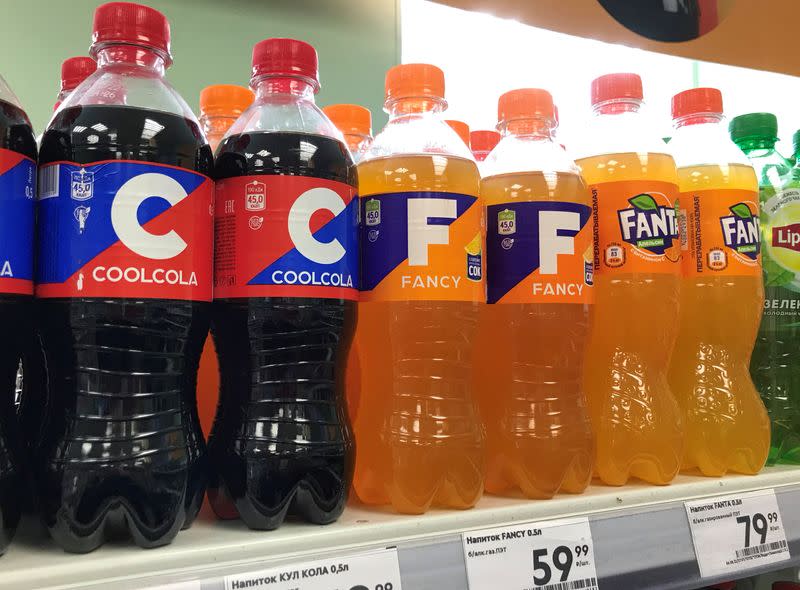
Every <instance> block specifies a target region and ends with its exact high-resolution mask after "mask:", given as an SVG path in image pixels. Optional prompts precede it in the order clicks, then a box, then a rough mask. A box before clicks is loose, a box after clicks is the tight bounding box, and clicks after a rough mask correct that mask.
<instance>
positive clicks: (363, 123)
mask: <svg viewBox="0 0 800 590" xmlns="http://www.w3.org/2000/svg"><path fill="white" fill-rule="evenodd" d="M322 112H323V113H325V114H326V115H327V116H328V119H330V120H331V123H333V124H334V125H336V128H337V129H338V130H339V131H341V132H342V135H344V140H345V143H346V144H347V147H348V148H349V149H350V154H351V155H352V156H353V161H354V162H355V163H356V164H357V163H358V162H360V161H361V159H362V158H363V157H364V154H365V153H366V151H367V150H368V149H369V146H370V145H372V113H370V112H369V109H368V108H366V107H362V106H361V105H357V104H331V105H328V106H326V107H324V108H323V109H322Z"/></svg>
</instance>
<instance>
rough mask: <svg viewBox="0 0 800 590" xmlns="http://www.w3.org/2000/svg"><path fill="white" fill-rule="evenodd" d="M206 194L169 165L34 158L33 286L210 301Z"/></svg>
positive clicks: (206, 182) (40, 293) (203, 185)
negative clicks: (41, 161)
mask: <svg viewBox="0 0 800 590" xmlns="http://www.w3.org/2000/svg"><path fill="white" fill-rule="evenodd" d="M212 198H213V183H212V181H211V179H210V178H208V177H206V176H203V175H202V174H199V173H197V172H194V171H192V170H186V169H184V168H178V167H175V166H167V165H163V164H154V163H149V162H138V161H124V160H115V161H105V162H96V163H93V164H87V165H82V164H76V163H72V162H59V163H53V164H46V165H44V166H42V167H41V168H40V169H39V196H38V202H37V218H38V234H39V236H38V239H39V253H38V263H37V269H36V276H37V285H36V296H37V297H43V298H48V297H132V298H144V299H180V300H189V301H211V285H212V271H213V266H212V261H211V257H212V255H213V242H212V239H213V225H212V223H213V217H212V213H213V210H212V205H213V203H212Z"/></svg>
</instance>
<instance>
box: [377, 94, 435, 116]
mask: <svg viewBox="0 0 800 590" xmlns="http://www.w3.org/2000/svg"><path fill="white" fill-rule="evenodd" d="M446 104H447V103H446V102H445V101H444V99H441V98H433V97H426V98H419V97H416V98H400V99H397V100H393V101H391V102H387V103H386V105H385V106H386V112H387V113H389V120H392V119H396V118H397V117H403V116H405V115H421V114H423V113H441V112H442V111H444V109H445V106H446Z"/></svg>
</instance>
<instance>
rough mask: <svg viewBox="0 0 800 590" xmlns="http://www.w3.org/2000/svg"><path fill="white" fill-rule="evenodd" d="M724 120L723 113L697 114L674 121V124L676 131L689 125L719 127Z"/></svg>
mask: <svg viewBox="0 0 800 590" xmlns="http://www.w3.org/2000/svg"><path fill="white" fill-rule="evenodd" d="M722 118H723V116H722V113H695V114H693V115H686V116H685V117H679V118H677V119H674V120H673V123H672V124H673V126H674V127H675V129H680V128H681V127H688V126H689V125H717V124H719V123H721V122H722Z"/></svg>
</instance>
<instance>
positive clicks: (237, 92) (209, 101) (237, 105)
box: [200, 84, 255, 117]
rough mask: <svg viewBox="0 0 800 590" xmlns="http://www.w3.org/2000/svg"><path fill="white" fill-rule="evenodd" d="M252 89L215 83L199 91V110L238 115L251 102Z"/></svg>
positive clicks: (209, 112) (252, 96) (252, 97)
mask: <svg viewBox="0 0 800 590" xmlns="http://www.w3.org/2000/svg"><path fill="white" fill-rule="evenodd" d="M254 98H255V95H254V94H253V91H252V90H250V89H249V88H245V87H244V86H236V85H235V84H215V85H214V86H206V87H205V88H203V89H202V90H201V91H200V111H201V112H202V113H205V114H206V115H228V116H235V117H238V116H239V115H241V114H242V113H243V112H244V111H245V110H246V109H247V107H249V106H250V105H251V104H252V103H253V99H254Z"/></svg>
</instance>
